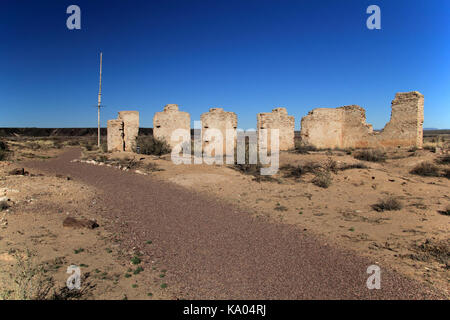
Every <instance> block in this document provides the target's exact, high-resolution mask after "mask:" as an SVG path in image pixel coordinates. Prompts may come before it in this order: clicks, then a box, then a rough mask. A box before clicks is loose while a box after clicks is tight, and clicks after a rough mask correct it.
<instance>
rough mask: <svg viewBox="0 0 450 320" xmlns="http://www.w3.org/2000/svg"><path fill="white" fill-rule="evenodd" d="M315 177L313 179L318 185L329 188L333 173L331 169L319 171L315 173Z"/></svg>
mask: <svg viewBox="0 0 450 320" xmlns="http://www.w3.org/2000/svg"><path fill="white" fill-rule="evenodd" d="M314 175H315V177H314V179H313V180H312V183H314V184H315V185H316V186H318V187H321V188H328V187H329V186H330V185H331V181H332V178H331V174H330V172H329V171H317V172H315V173H314Z"/></svg>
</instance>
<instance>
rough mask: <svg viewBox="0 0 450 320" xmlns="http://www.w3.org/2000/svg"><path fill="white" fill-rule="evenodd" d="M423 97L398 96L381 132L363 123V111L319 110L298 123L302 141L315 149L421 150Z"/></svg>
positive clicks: (414, 94) (354, 108)
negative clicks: (392, 148)
mask: <svg viewBox="0 0 450 320" xmlns="http://www.w3.org/2000/svg"><path fill="white" fill-rule="evenodd" d="M423 106H424V98H423V95H422V94H420V93H419V92H417V91H413V92H408V93H397V94H396V96H395V99H394V100H393V101H392V112H391V119H390V121H389V122H388V123H387V124H386V126H385V127H384V129H383V130H382V131H381V132H374V131H373V128H372V126H371V125H370V124H367V123H366V115H365V111H364V109H363V108H361V107H359V106H356V105H351V106H344V107H340V108H336V109H330V108H318V109H314V110H312V111H310V112H309V113H308V115H307V116H305V117H303V118H302V120H301V133H300V135H301V138H302V142H303V143H305V144H309V145H313V146H315V147H317V148H377V147H418V148H421V147H422V137H423Z"/></svg>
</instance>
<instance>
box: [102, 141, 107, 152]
mask: <svg viewBox="0 0 450 320" xmlns="http://www.w3.org/2000/svg"><path fill="white" fill-rule="evenodd" d="M100 150H101V151H102V152H104V153H106V152H108V144H107V143H106V142H102V143H101V144H100Z"/></svg>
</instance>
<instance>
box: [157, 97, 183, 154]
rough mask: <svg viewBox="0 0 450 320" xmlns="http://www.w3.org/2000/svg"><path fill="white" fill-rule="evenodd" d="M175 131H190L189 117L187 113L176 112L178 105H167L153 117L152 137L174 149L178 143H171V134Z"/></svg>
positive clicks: (175, 141) (176, 141)
mask: <svg viewBox="0 0 450 320" xmlns="http://www.w3.org/2000/svg"><path fill="white" fill-rule="evenodd" d="M177 129H185V130H188V132H190V130H191V116H190V115H189V113H187V112H183V111H178V105H176V104H167V105H166V106H165V107H164V111H162V112H156V113H155V115H154V117H153V136H154V137H155V138H157V139H159V140H165V141H166V142H167V143H168V144H169V145H170V147H172V148H173V147H175V146H176V145H177V144H178V143H179V142H180V141H178V140H173V141H172V132H173V131H175V130H177Z"/></svg>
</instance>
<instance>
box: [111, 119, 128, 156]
mask: <svg viewBox="0 0 450 320" xmlns="http://www.w3.org/2000/svg"><path fill="white" fill-rule="evenodd" d="M107 141H108V152H115V151H124V143H123V121H122V120H118V119H114V120H108V127H107Z"/></svg>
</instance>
